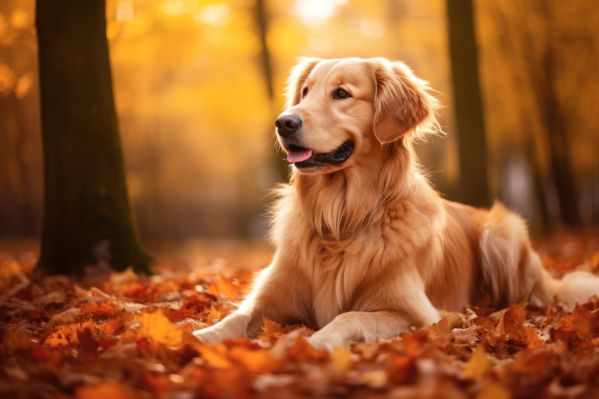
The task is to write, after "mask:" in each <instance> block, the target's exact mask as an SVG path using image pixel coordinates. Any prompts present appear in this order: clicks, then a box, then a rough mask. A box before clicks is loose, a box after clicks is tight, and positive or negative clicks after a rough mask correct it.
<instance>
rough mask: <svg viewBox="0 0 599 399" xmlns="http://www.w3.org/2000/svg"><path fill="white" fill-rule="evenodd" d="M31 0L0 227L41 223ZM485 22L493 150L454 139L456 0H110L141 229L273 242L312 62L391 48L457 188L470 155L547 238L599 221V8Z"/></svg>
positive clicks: (426, 155)
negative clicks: (422, 84) (279, 138)
mask: <svg viewBox="0 0 599 399" xmlns="http://www.w3.org/2000/svg"><path fill="white" fill-rule="evenodd" d="M34 7H35V2H34V0H2V1H1V2H0V238H10V239H12V238H37V237H39V232H40V226H41V220H42V215H41V209H42V201H43V198H42V192H43V181H42V178H43V177H42V158H41V133H40V110H39V90H38V76H37V47H36V46H37V45H36V34H35V28H34ZM474 18H475V41H476V44H477V49H478V54H477V57H478V70H479V83H480V89H481V90H480V91H481V94H482V105H483V107H482V109H483V114H484V127H485V129H484V131H481V134H483V135H484V138H485V141H486V144H485V147H482V148H481V147H480V146H473V147H472V148H470V147H469V145H470V144H471V143H470V141H468V140H467V139H465V138H463V137H462V139H461V140H462V141H461V142H460V139H459V138H458V135H457V134H456V127H455V125H456V123H455V122H454V104H453V102H452V98H453V97H452V90H453V89H452V88H453V87H455V86H453V85H452V71H451V59H450V50H449V49H450V47H449V40H448V23H447V21H448V13H447V10H446V1H445V0H381V1H370V0H277V1H274V0H229V1H216V0H215V1H212V0H107V19H108V29H107V36H108V39H109V43H110V57H111V63H112V71H113V81H114V90H115V96H116V103H117V111H118V116H119V124H120V131H121V140H122V142H123V146H124V153H125V159H126V168H127V181H128V188H129V195H130V198H131V201H132V205H133V209H134V211H135V214H136V217H137V222H138V225H139V228H140V232H141V236H142V238H144V239H147V240H157V241H158V240H181V239H187V238H193V237H210V238H221V237H237V238H261V237H263V235H264V234H265V232H266V231H267V224H266V217H265V216H264V214H265V209H266V207H267V205H268V202H269V199H268V198H267V194H268V192H269V190H270V189H271V188H272V187H273V185H275V184H276V183H277V182H279V181H282V180H283V179H284V175H285V173H284V172H282V169H283V168H282V167H281V165H282V163H281V158H282V157H283V156H282V155H281V154H280V153H279V152H278V151H277V149H276V146H275V141H274V129H273V121H274V117H275V115H276V114H278V112H279V111H280V110H281V107H282V104H283V101H284V99H283V89H284V86H285V79H286V77H287V74H288V72H289V69H290V68H291V66H292V65H293V64H294V63H295V61H296V58H297V57H299V56H319V57H347V56H361V57H371V56H384V57H387V58H391V59H398V60H403V61H405V62H406V63H407V64H408V65H410V66H411V67H412V68H413V69H414V71H415V72H416V74H417V75H418V76H420V77H422V78H424V79H426V80H428V81H430V83H431V85H432V87H434V88H435V89H436V90H437V91H438V97H439V98H440V100H441V101H442V102H443V104H445V107H444V109H443V110H442V111H441V116H440V120H441V124H442V126H443V128H444V130H445V131H446V132H447V135H446V137H439V138H436V139H434V140H432V141H431V142H429V143H424V144H421V145H420V146H419V148H418V151H419V153H420V156H421V161H422V163H423V165H425V168H426V170H427V172H428V174H429V176H430V178H431V180H432V181H433V182H434V183H435V185H436V186H437V188H438V189H439V190H440V191H441V192H442V193H444V195H445V196H446V197H448V198H452V199H464V198H467V196H465V194H467V193H464V187H467V185H465V184H464V183H465V182H464V181H463V180H464V179H465V177H464V176H467V173H465V172H466V170H464V169H465V167H464V164H463V163H462V162H461V161H460V159H461V158H460V151H462V152H464V151H472V152H476V153H478V154H479V155H480V157H482V159H483V160H484V161H486V162H485V164H486V167H487V170H486V173H485V178H486V182H485V183H486V185H487V187H488V191H489V195H490V196H491V197H494V198H499V199H501V200H502V201H504V202H505V203H507V204H508V205H509V206H510V207H512V208H513V209H515V210H516V211H518V212H519V213H521V214H522V215H523V216H525V217H526V218H527V219H528V220H529V221H530V224H531V226H532V228H533V230H534V231H535V232H536V233H537V234H541V233H545V232H548V231H551V230H555V229H560V228H562V227H564V226H566V227H575V228H578V227H583V226H590V225H596V224H598V223H599V158H598V157H597V155H596V153H597V150H598V149H599V108H598V104H599V51H598V50H599V7H597V3H596V2H595V1H594V0H573V1H569V2H563V1H559V0H506V1H501V2H495V1H493V2H492V1H474ZM469 167H472V165H470V166H469ZM481 167H482V166H481ZM483 170H484V169H483Z"/></svg>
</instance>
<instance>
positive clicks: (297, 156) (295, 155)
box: [287, 150, 312, 163]
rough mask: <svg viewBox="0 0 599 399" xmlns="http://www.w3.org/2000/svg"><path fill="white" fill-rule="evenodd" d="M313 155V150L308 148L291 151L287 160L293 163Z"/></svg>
mask: <svg viewBox="0 0 599 399" xmlns="http://www.w3.org/2000/svg"><path fill="white" fill-rule="evenodd" d="M311 156H312V150H306V151H302V152H290V153H288V154H287V161H289V162H291V163H295V162H302V161H305V160H306V159H308V158H310V157H311Z"/></svg>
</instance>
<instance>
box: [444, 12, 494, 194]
mask: <svg viewBox="0 0 599 399" xmlns="http://www.w3.org/2000/svg"><path fill="white" fill-rule="evenodd" d="M446 7H447V26H448V33H449V53H450V60H451V61H450V62H451V74H452V89H453V104H454V109H455V119H456V127H457V133H458V148H459V153H460V154H459V164H460V198H459V199H460V200H461V201H463V202H465V203H468V204H471V205H475V206H487V205H489V204H490V194H489V184H488V177H487V144H486V137H485V121H484V111H483V104H482V98H481V90H480V79H479V74H478V54H477V49H476V31H475V25H474V15H473V5H472V0H446Z"/></svg>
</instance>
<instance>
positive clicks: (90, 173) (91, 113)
mask: <svg viewBox="0 0 599 399" xmlns="http://www.w3.org/2000/svg"><path fill="white" fill-rule="evenodd" d="M36 28H37V35H38V42H39V50H38V51H39V73H40V91H41V119H42V140H43V153H44V196H45V198H44V221H43V228H42V242H41V255H40V261H39V264H38V268H39V269H41V270H42V271H44V272H46V273H51V274H56V273H60V274H81V273H82V272H83V271H84V267H85V265H91V264H98V263H101V262H106V263H108V264H109V265H110V266H111V267H112V268H114V269H117V270H122V269H124V268H126V267H128V266H131V267H133V269H134V270H136V271H138V272H149V258H148V256H147V255H146V254H145V253H144V251H143V250H142V248H141V245H140V241H139V239H138V235H137V231H136V227H135V223H134V220H133V217H132V213H131V209H130V206H129V199H128V195H127V187H126V182H125V171H124V162H123V155H122V150H121V143H120V138H119V131H118V124H117V116H116V111H115V105H114V99H113V92H112V76H111V71H110V61H109V55H108V43H107V39H106V16H105V1H104V0H85V1H81V0H51V1H50V0H38V1H37V5H36Z"/></svg>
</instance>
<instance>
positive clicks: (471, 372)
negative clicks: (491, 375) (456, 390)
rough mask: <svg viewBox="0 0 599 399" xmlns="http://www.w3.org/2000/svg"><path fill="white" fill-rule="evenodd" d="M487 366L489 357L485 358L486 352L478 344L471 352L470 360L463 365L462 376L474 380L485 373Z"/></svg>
mask: <svg viewBox="0 0 599 399" xmlns="http://www.w3.org/2000/svg"><path fill="white" fill-rule="evenodd" d="M488 368H489V359H488V358H487V353H486V352H485V348H483V346H482V345H480V346H479V347H478V348H476V350H475V351H474V352H473V353H472V356H471V357H470V360H468V362H467V363H466V365H465V366H464V377H466V378H471V379H474V380H476V379H479V378H481V377H482V376H483V375H485V373H486V372H487V369H488Z"/></svg>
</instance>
